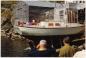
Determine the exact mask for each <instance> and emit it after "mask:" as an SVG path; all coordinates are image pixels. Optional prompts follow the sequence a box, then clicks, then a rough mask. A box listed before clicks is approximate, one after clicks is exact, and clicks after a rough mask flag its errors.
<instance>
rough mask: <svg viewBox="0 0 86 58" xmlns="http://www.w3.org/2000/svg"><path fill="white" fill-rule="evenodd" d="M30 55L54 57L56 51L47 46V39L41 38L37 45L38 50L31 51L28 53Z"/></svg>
mask: <svg viewBox="0 0 86 58" xmlns="http://www.w3.org/2000/svg"><path fill="white" fill-rule="evenodd" d="M28 56H29V57H53V56H55V51H54V50H53V49H48V48H47V41H46V40H40V42H39V44H38V45H37V47H36V50H34V51H31V53H29V54H28Z"/></svg>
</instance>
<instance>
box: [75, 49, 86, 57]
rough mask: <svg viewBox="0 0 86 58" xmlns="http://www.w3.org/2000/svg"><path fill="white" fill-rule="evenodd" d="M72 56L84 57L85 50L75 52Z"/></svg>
mask: <svg viewBox="0 0 86 58" xmlns="http://www.w3.org/2000/svg"><path fill="white" fill-rule="evenodd" d="M73 58H86V50H82V51H78V52H76V53H75V54H74V56H73Z"/></svg>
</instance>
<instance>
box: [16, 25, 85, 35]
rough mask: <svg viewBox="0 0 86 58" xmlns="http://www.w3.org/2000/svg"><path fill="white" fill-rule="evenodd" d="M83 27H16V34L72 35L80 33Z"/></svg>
mask: <svg viewBox="0 0 86 58" xmlns="http://www.w3.org/2000/svg"><path fill="white" fill-rule="evenodd" d="M82 30H84V27H83V26H77V27H63V28H38V27H18V26H16V27H15V32H17V33H19V34H21V35H33V36H48V35H71V34H77V33H80V31H82Z"/></svg>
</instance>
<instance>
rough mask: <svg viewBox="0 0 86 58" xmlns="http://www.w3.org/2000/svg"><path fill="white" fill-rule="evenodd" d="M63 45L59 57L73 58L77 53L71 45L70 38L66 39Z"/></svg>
mask: <svg viewBox="0 0 86 58" xmlns="http://www.w3.org/2000/svg"><path fill="white" fill-rule="evenodd" d="M63 44H64V46H63V47H62V48H60V51H59V56H60V57H72V56H73V55H74V53H75V50H74V48H73V47H72V46H71V45H70V39H69V37H66V38H64V40H63Z"/></svg>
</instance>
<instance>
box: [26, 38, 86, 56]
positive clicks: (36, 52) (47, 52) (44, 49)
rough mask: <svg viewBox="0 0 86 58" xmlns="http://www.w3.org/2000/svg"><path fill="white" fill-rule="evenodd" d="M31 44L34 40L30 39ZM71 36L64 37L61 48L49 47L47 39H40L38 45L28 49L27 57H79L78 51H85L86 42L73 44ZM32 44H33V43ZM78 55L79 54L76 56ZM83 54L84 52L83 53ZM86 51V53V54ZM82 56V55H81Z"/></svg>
mask: <svg viewBox="0 0 86 58" xmlns="http://www.w3.org/2000/svg"><path fill="white" fill-rule="evenodd" d="M29 42H30V43H29V44H30V45H31V44H32V43H31V42H32V41H29ZM70 43H71V41H70V38H69V37H65V38H64V39H63V44H64V46H62V47H61V48H60V49H55V48H53V47H51V48H48V43H47V41H46V40H44V39H43V40H40V41H39V43H38V45H37V46H34V47H32V48H31V49H30V50H27V51H28V52H27V53H26V56H27V57H78V52H79V53H80V51H82V50H83V51H85V44H82V45H81V46H79V47H77V48H76V47H74V46H72V45H71V44H70ZM31 46H32V45H31ZM76 55H77V56H76ZM81 55H82V54H81ZM85 55H86V53H85V54H84V56H85ZM79 56H80V55H79Z"/></svg>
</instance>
